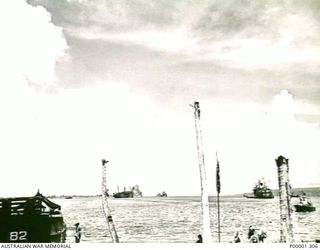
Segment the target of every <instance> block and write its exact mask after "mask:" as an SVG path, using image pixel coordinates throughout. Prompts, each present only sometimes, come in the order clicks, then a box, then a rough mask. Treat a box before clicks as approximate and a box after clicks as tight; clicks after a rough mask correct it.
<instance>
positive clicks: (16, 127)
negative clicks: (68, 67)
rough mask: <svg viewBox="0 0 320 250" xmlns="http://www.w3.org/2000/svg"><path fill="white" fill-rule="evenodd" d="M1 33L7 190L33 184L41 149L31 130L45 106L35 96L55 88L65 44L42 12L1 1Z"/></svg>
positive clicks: (0, 98)
mask: <svg viewBox="0 0 320 250" xmlns="http://www.w3.org/2000/svg"><path fill="white" fill-rule="evenodd" d="M0 30H1V45H0V54H1V56H0V65H1V74H0V113H1V130H0V137H1V142H0V148H1V152H2V156H1V158H0V164H1V166H2V168H3V169H4V170H5V173H4V174H3V175H2V176H5V177H4V179H5V181H2V183H1V185H3V186H2V187H1V189H2V190H5V189H7V190H10V188H12V187H13V185H14V183H17V182H18V183H19V181H21V182H20V183H21V185H28V181H29V184H30V182H31V183H33V181H34V179H33V178H32V176H33V175H34V173H31V175H30V171H31V172H33V171H34V170H35V169H34V168H32V165H33V164H34V160H35V159H36V158H37V156H38V153H39V151H38V150H39V148H41V147H42V146H41V145H38V144H37V138H38V131H37V129H35V126H34V125H35V121H36V119H37V113H38V111H39V110H41V108H42V107H43V98H42V97H41V95H39V92H40V93H41V92H42V91H43V90H45V91H47V90H49V89H51V88H52V87H53V86H54V84H55V81H56V79H55V64H56V62H57V60H59V59H60V58H62V56H63V55H64V53H65V49H67V44H66V40H65V39H64V36H63V33H62V30H61V28H58V27H56V26H55V25H54V24H52V22H51V18H50V14H49V13H48V12H47V11H46V10H45V9H44V8H43V7H40V6H39V7H32V6H30V5H28V4H27V3H26V2H24V1H19V0H14V1H1V2H0ZM33 143H34V144H33ZM19 161H21V162H20V163H19ZM23 162H24V163H25V164H26V166H27V167H25V166H24V165H23ZM26 176H30V177H28V178H25V177H26ZM35 185H37V184H35ZM33 188H34V189H33V190H36V187H33Z"/></svg>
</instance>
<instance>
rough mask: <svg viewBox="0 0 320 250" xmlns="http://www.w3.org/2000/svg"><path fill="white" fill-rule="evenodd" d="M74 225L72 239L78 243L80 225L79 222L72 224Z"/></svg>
mask: <svg viewBox="0 0 320 250" xmlns="http://www.w3.org/2000/svg"><path fill="white" fill-rule="evenodd" d="M74 225H75V226H76V229H75V234H74V240H75V243H80V239H81V227H80V223H76V224H74Z"/></svg>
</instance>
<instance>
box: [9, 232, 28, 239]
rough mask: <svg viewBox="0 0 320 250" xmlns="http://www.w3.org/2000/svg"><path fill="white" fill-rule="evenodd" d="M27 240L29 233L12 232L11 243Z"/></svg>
mask: <svg viewBox="0 0 320 250" xmlns="http://www.w3.org/2000/svg"><path fill="white" fill-rule="evenodd" d="M18 240H27V231H17V232H10V241H18Z"/></svg>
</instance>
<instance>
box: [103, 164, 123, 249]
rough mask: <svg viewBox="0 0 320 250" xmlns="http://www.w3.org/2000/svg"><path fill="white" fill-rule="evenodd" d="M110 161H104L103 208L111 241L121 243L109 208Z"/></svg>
mask: <svg viewBox="0 0 320 250" xmlns="http://www.w3.org/2000/svg"><path fill="white" fill-rule="evenodd" d="M108 162H109V161H106V160H105V159H103V160H102V207H103V213H104V216H105V218H106V220H107V224H108V229H109V232H110V236H111V240H112V242H115V243H119V237H118V234H117V231H116V228H115V226H114V223H113V219H112V215H111V211H110V208H109V204H108V200H107V192H108V189H107V169H106V165H107V163H108Z"/></svg>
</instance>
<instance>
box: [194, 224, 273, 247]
mask: <svg viewBox="0 0 320 250" xmlns="http://www.w3.org/2000/svg"><path fill="white" fill-rule="evenodd" d="M265 238H267V233H266V232H265V231H263V230H259V229H257V228H254V227H253V226H250V227H249V231H248V240H249V243H263V242H264V239H265ZM196 243H202V235H201V234H199V235H198V240H197V241H196ZM233 243H241V238H240V233H239V232H236V234H235V236H234V239H233Z"/></svg>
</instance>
